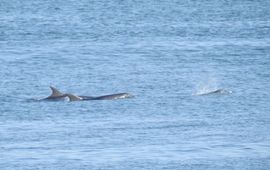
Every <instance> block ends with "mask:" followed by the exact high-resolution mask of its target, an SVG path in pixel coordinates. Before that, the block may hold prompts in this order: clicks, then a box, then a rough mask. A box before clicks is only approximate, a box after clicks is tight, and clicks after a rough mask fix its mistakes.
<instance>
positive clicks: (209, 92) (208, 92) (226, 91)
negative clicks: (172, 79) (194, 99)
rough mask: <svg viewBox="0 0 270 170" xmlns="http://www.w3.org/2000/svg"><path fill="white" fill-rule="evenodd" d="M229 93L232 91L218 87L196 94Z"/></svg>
mask: <svg viewBox="0 0 270 170" xmlns="http://www.w3.org/2000/svg"><path fill="white" fill-rule="evenodd" d="M229 93H232V92H231V91H228V90H225V89H216V90H211V91H207V92H202V93H197V94H196V95H199V96H204V95H210V94H229Z"/></svg>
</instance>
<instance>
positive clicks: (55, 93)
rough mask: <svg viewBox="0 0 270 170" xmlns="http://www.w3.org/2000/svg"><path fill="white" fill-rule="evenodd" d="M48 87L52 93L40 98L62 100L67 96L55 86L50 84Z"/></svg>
mask: <svg viewBox="0 0 270 170" xmlns="http://www.w3.org/2000/svg"><path fill="white" fill-rule="evenodd" d="M50 89H51V90H52V94H51V95H50V96H48V97H46V98H44V99H41V100H52V101H53V100H64V99H65V98H66V97H67V95H66V94H65V93H62V92H60V91H59V90H58V89H56V88H55V87H52V86H50Z"/></svg>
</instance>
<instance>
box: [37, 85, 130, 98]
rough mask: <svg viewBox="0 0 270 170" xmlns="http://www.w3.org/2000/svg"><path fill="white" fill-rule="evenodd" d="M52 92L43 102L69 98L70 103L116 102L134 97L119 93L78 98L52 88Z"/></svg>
mask: <svg viewBox="0 0 270 170" xmlns="http://www.w3.org/2000/svg"><path fill="white" fill-rule="evenodd" d="M50 88H51V90H52V94H51V95H50V96H48V97H46V98H44V99H42V100H52V101H55V100H64V99H66V98H67V97H68V99H69V101H82V100H115V99H125V98H131V97H133V95H131V94H129V93H117V94H109V95H103V96H96V97H93V96H77V95H75V94H71V93H62V92H60V91H59V90H58V89H56V88H55V87H52V86H50Z"/></svg>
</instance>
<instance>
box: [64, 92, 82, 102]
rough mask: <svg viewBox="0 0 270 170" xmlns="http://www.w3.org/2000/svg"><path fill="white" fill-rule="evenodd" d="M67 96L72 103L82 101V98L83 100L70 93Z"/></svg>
mask: <svg viewBox="0 0 270 170" xmlns="http://www.w3.org/2000/svg"><path fill="white" fill-rule="evenodd" d="M66 95H67V96H68V98H69V101H71V102H73V101H80V100H82V98H81V97H80V96H76V95H74V94H69V93H67V94H66Z"/></svg>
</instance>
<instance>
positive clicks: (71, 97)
mask: <svg viewBox="0 0 270 170" xmlns="http://www.w3.org/2000/svg"><path fill="white" fill-rule="evenodd" d="M66 95H67V97H68V98H69V101H81V100H116V99H125V98H131V97H133V95H131V94H129V93H117V94H109V95H104V96H97V97H93V96H77V95H74V94H70V93H67V94H66Z"/></svg>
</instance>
